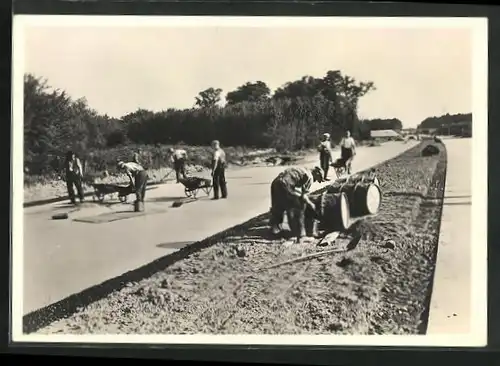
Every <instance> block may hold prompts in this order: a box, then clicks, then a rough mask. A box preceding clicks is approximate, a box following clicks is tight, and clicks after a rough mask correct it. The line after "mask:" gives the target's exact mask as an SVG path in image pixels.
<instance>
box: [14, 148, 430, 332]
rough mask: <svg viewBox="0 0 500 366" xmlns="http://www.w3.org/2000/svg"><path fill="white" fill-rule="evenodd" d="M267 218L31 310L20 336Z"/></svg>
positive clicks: (317, 192) (73, 312) (321, 189)
mask: <svg viewBox="0 0 500 366" xmlns="http://www.w3.org/2000/svg"><path fill="white" fill-rule="evenodd" d="M426 143H427V141H426V140H424V141H421V142H420V143H419V144H417V145H415V146H413V147H411V148H409V149H407V150H404V151H403V152H401V153H400V154H398V155H396V156H393V157H392V158H390V159H388V160H384V161H382V162H380V163H378V164H376V165H374V166H372V167H370V168H368V169H365V170H363V171H361V172H359V173H362V172H365V171H370V170H373V169H377V168H378V167H379V166H381V165H383V164H386V163H387V162H389V161H391V160H393V159H396V158H398V157H400V156H401V155H403V154H407V153H408V152H410V151H412V150H414V149H415V150H416V149H421V148H422V146H423V144H426ZM327 189H328V186H325V187H322V188H320V189H318V190H316V191H315V192H313V194H319V193H323V192H325V191H326V190H327ZM268 216H269V212H266V213H262V214H260V215H257V216H255V217H253V218H251V219H250V220H247V221H245V222H243V223H241V224H238V225H235V226H233V227H231V228H229V229H226V230H223V231H221V232H219V233H216V234H214V235H212V236H210V237H208V238H206V239H203V240H201V241H198V242H195V243H192V244H189V245H187V246H185V247H183V248H181V249H179V250H178V251H176V252H174V253H171V254H168V255H166V256H163V257H161V258H158V259H156V260H154V261H153V262H150V263H148V264H145V265H144V266H141V267H139V268H136V269H133V270H131V271H128V272H125V273H124V274H122V275H119V276H117V277H114V278H112V279H109V280H107V281H104V282H102V283H100V284H98V285H95V286H92V287H89V288H87V289H85V290H83V291H81V292H79V293H76V294H73V295H70V296H68V297H66V298H64V299H62V300H60V301H58V302H56V303H53V304H51V305H48V306H45V307H43V308H41V309H38V310H34V311H32V312H31V313H28V314H26V315H24V316H23V321H22V322H23V333H24V334H29V333H33V332H36V331H38V330H39V329H41V328H44V327H46V326H48V325H49V324H51V323H53V322H55V321H58V320H61V319H64V318H67V317H70V316H72V315H73V314H75V313H76V312H77V311H79V310H80V309H81V308H84V307H86V306H88V305H89V304H91V303H93V302H96V301H99V300H101V299H103V298H105V297H106V296H108V295H110V294H111V293H113V292H116V291H120V290H121V289H123V288H124V287H126V285H127V283H130V282H139V281H141V280H143V279H145V278H148V277H151V276H153V275H154V274H155V273H157V272H158V271H161V270H163V269H165V268H166V267H168V266H170V265H172V264H174V263H176V262H178V261H180V260H182V259H185V258H186V257H188V256H189V255H191V254H194V253H196V252H198V251H200V250H202V249H205V248H208V247H210V246H212V245H214V244H215V243H217V242H219V241H220V240H221V239H223V238H224V237H227V236H230V235H232V234H234V233H235V232H238V231H241V230H244V229H245V228H246V227H249V226H251V225H253V224H255V223H257V222H260V221H262V220H264V219H265V218H266V217H268Z"/></svg>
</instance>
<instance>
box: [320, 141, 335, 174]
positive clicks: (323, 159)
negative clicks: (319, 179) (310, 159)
mask: <svg viewBox="0 0 500 366" xmlns="http://www.w3.org/2000/svg"><path fill="white" fill-rule="evenodd" d="M318 151H319V163H320V167H321V169H323V172H324V173H325V176H324V177H323V178H324V180H325V181H327V180H330V179H328V169H330V162H331V160H332V144H331V142H330V134H329V133H324V134H323V137H322V139H321V143H320V144H319V146H318Z"/></svg>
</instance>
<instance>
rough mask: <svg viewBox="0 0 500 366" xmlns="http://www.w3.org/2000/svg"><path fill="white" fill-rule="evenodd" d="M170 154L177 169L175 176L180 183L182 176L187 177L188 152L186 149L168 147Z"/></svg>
mask: <svg viewBox="0 0 500 366" xmlns="http://www.w3.org/2000/svg"><path fill="white" fill-rule="evenodd" d="M168 154H169V155H170V161H171V162H172V163H173V165H174V170H175V178H176V179H177V183H180V180H181V176H182V178H184V179H186V160H187V152H186V150H184V149H175V150H174V149H173V148H171V147H170V148H169V149H168Z"/></svg>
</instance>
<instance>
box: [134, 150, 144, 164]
mask: <svg viewBox="0 0 500 366" xmlns="http://www.w3.org/2000/svg"><path fill="white" fill-rule="evenodd" d="M141 153H142V151H141V150H140V149H139V150H137V151H136V152H135V153H134V157H133V158H132V162H134V163H136V164H141Z"/></svg>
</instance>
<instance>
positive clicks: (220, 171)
mask: <svg viewBox="0 0 500 366" xmlns="http://www.w3.org/2000/svg"><path fill="white" fill-rule="evenodd" d="M212 148H213V149H214V152H213V155H212V180H213V187H214V197H213V199H214V200H218V199H219V190H220V194H221V196H222V198H227V183H226V153H225V152H224V150H222V149H221V147H220V143H219V141H217V140H214V141H212Z"/></svg>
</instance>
